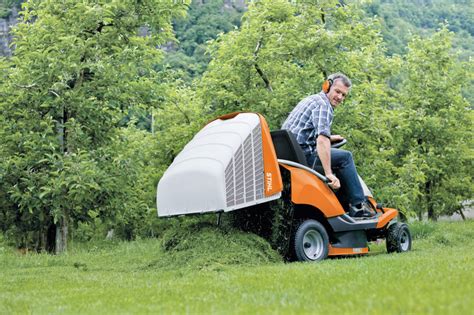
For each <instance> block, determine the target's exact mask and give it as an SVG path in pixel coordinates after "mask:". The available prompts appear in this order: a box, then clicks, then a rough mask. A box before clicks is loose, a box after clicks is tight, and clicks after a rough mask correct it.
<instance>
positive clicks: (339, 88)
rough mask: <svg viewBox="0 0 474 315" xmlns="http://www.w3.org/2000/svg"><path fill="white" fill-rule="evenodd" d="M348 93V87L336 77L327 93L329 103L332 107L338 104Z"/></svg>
mask: <svg viewBox="0 0 474 315" xmlns="http://www.w3.org/2000/svg"><path fill="white" fill-rule="evenodd" d="M348 93H349V88H348V87H347V86H345V85H344V84H343V83H342V81H341V80H338V79H336V80H335V81H334V83H333V84H332V86H331V89H330V90H329V92H328V93H327V96H328V99H329V103H331V105H332V106H333V107H337V106H339V104H341V103H342V102H343V101H344V99H345V98H346V96H347V94H348Z"/></svg>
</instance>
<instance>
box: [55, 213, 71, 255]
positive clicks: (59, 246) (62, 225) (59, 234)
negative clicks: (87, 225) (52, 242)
mask: <svg viewBox="0 0 474 315" xmlns="http://www.w3.org/2000/svg"><path fill="white" fill-rule="evenodd" d="M67 236H68V220H67V217H62V218H61V219H60V220H59V222H58V223H57V224H56V246H55V253H56V254H61V253H64V252H66V251H67Z"/></svg>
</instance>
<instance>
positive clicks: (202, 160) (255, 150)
mask: <svg viewBox="0 0 474 315" xmlns="http://www.w3.org/2000/svg"><path fill="white" fill-rule="evenodd" d="M342 144H343V143H339V144H337V145H338V146H341V145H342ZM327 182H328V180H327V178H326V177H325V176H323V175H321V174H320V173H318V172H316V171H315V170H314V169H312V168H310V167H309V166H308V165H307V162H306V159H305V156H304V154H303V151H302V149H301V147H300V146H299V144H298V143H297V142H296V139H295V138H294V136H293V135H292V134H291V133H290V132H288V131H287V130H276V131H272V132H270V131H269V128H268V125H267V123H266V121H265V118H264V117H263V116H262V115H259V114H255V113H232V114H228V115H225V116H221V117H219V118H217V119H215V120H214V121H212V122H210V123H208V124H207V125H206V126H205V127H204V128H203V129H202V130H201V131H200V132H198V133H197V134H196V135H195V136H194V138H193V139H192V140H191V141H190V142H189V143H188V144H187V145H186V146H185V147H184V148H183V150H182V151H181V152H180V153H179V154H178V156H177V157H176V158H175V159H174V161H173V163H172V164H171V165H170V166H169V168H168V169H167V170H166V172H165V173H164V175H163V177H162V178H161V180H160V182H159V183H158V190H157V206H158V215H159V216H160V217H168V216H177V215H186V214H199V213H201V214H202V213H209V212H217V213H222V212H229V211H246V210H248V209H253V211H257V212H258V211H260V210H259V209H279V208H281V207H283V208H286V209H289V210H288V211H287V213H289V215H288V216H286V219H285V221H284V224H286V225H287V226H288V227H289V228H288V229H286V231H288V237H287V238H283V239H286V240H288V244H287V245H285V246H281V247H280V248H285V251H286V253H285V254H286V256H287V257H291V258H292V259H295V260H299V261H319V260H322V259H325V258H326V257H328V256H346V255H361V254H367V253H368V251H369V249H368V242H370V241H375V240H377V239H385V240H386V244H387V251H388V252H406V251H408V250H410V249H411V235H410V231H409V229H408V226H407V225H406V224H404V223H401V222H398V221H397V216H398V211H397V210H396V209H390V208H384V207H382V206H381V205H380V204H377V203H376V202H375V200H374V198H373V197H372V194H371V193H370V191H369V189H368V188H367V186H366V185H365V184H364V183H363V181H362V179H361V183H362V186H363V187H364V192H365V194H366V196H367V198H368V200H369V201H370V203H371V204H372V206H373V208H374V210H375V211H376V215H375V216H373V217H371V218H353V217H350V216H349V215H348V214H346V211H345V210H344V209H343V207H342V206H341V204H340V202H339V200H338V198H337V197H336V194H335V193H334V191H333V190H332V189H331V188H330V187H329V186H328V185H327ZM276 207H277V208H276ZM278 207H279V208H278ZM262 211H263V210H262Z"/></svg>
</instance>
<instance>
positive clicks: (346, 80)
mask: <svg viewBox="0 0 474 315" xmlns="http://www.w3.org/2000/svg"><path fill="white" fill-rule="evenodd" d="M328 80H332V82H333V84H334V82H336V80H341V81H342V84H344V85H345V86H347V87H348V88H351V87H352V82H351V80H350V79H349V78H348V77H347V76H346V75H345V74H343V73H341V72H337V73H333V74H331V75H330V76H328Z"/></svg>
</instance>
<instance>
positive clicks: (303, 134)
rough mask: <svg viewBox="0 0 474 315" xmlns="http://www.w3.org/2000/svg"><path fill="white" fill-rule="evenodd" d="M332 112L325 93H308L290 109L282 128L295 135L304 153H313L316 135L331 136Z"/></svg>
mask: <svg viewBox="0 0 474 315" xmlns="http://www.w3.org/2000/svg"><path fill="white" fill-rule="evenodd" d="M333 112H334V109H333V108H332V106H331V104H330V103H329V99H328V97H327V96H326V93H324V92H320V93H318V94H314V95H310V96H308V97H306V98H305V99H303V100H302V101H301V102H299V103H298V105H296V107H295V108H294V109H293V110H292V111H291V113H290V115H289V116H288V118H287V119H286V120H285V122H284V123H283V126H282V129H288V130H289V131H291V132H292V133H293V134H294V135H295V137H296V140H297V141H298V143H299V144H300V145H301V148H302V149H303V152H304V153H305V154H306V155H307V154H314V152H315V150H316V138H317V136H319V135H323V136H326V137H328V138H329V137H330V136H331V124H332V119H333Z"/></svg>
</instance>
